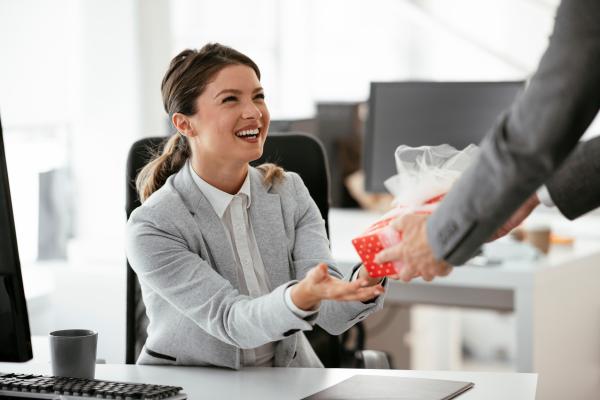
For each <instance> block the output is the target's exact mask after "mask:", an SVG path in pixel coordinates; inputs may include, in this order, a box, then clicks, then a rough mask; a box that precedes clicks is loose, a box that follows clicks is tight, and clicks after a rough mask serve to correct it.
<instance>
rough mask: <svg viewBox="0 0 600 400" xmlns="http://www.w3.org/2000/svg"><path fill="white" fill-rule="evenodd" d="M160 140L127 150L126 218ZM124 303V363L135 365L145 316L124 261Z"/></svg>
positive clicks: (136, 285)
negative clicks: (138, 181) (142, 172)
mask: <svg viewBox="0 0 600 400" xmlns="http://www.w3.org/2000/svg"><path fill="white" fill-rule="evenodd" d="M165 139H166V138H164V137H147V138H143V139H140V140H138V141H137V142H135V143H134V144H133V145H131V148H130V149H129V154H128V155H127V170H126V189H125V213H126V215H127V219H129V216H130V215H131V213H132V212H133V210H135V209H136V208H138V207H139V206H140V204H141V203H140V198H139V196H138V193H137V190H136V187H135V178H136V177H137V175H138V173H139V172H140V170H141V169H142V168H143V167H144V165H146V164H147V163H148V161H150V159H152V157H153V155H154V154H155V152H157V151H159V150H162V147H163V145H164V143H165ZM126 292H127V303H126V324H127V325H126V331H125V332H126V333H125V336H126V337H125V362H126V363H127V364H135V361H136V359H137V357H138V355H139V354H140V352H141V351H142V347H143V346H144V343H145V342H146V338H147V337H148V334H147V333H146V328H147V327H148V317H147V316H146V306H145V305H144V301H143V299H142V291H141V288H140V283H139V282H138V279H137V275H136V274H135V272H133V269H131V266H130V265H129V261H127V290H126Z"/></svg>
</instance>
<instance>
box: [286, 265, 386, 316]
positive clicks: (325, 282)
mask: <svg viewBox="0 0 600 400" xmlns="http://www.w3.org/2000/svg"><path fill="white" fill-rule="evenodd" d="M384 291H385V289H384V288H383V286H381V285H380V284H376V285H372V286H369V282H368V281H367V280H366V279H364V278H359V279H356V280H354V281H352V282H346V281H343V280H341V279H337V278H334V277H333V276H331V275H329V270H328V268H327V265H326V264H322V263H321V264H319V265H317V266H316V267H314V268H313V269H311V270H310V271H308V273H307V274H306V276H305V277H304V279H302V280H301V281H300V282H298V284H296V285H294V286H293V287H292V292H291V296H292V301H293V302H294V304H295V305H296V306H297V307H298V308H300V309H302V310H312V309H315V308H316V307H317V306H318V305H319V303H320V302H321V301H322V300H337V301H357V300H358V301H367V300H371V299H372V298H374V297H377V296H379V295H380V294H381V293H383V292H384Z"/></svg>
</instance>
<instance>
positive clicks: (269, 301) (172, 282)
mask: <svg viewBox="0 0 600 400" xmlns="http://www.w3.org/2000/svg"><path fill="white" fill-rule="evenodd" d="M126 237H127V249H126V250H127V257H128V259H129V262H130V264H131V266H132V268H133V269H134V270H135V272H136V273H137V274H138V277H139V279H140V280H142V281H143V282H144V283H145V284H147V285H148V286H149V287H150V288H151V289H152V290H153V291H154V292H155V293H156V294H157V295H158V296H161V297H162V298H163V299H164V300H166V301H167V302H168V303H170V304H171V305H172V306H173V307H174V308H175V309H177V310H178V311H179V312H180V313H182V314H184V315H185V316H186V317H187V318H189V319H191V320H192V321H194V323H196V324H197V325H198V326H199V327H200V328H201V329H202V330H204V331H205V332H207V333H209V334H210V335H212V336H214V337H215V338H217V339H219V340H221V341H223V342H225V343H228V344H231V345H234V346H237V347H240V348H254V347H258V346H260V345H263V344H265V343H268V342H273V341H277V340H281V339H283V338H284V337H286V336H288V335H289V334H290V332H294V331H296V330H310V329H312V326H311V325H310V323H309V322H307V321H304V320H303V319H302V318H299V317H298V316H296V315H295V314H294V313H293V312H292V311H291V310H290V309H289V308H288V307H287V305H286V304H285V297H284V292H285V289H286V288H287V287H288V286H289V285H290V284H291V283H287V284H284V285H281V286H279V287H277V288H275V290H273V291H272V292H271V293H269V294H267V295H264V296H261V297H258V298H250V297H249V296H246V295H242V294H240V293H239V292H238V290H237V289H235V288H234V287H233V286H232V285H231V283H230V282H229V281H228V280H226V279H225V278H223V277H222V276H221V275H219V274H218V273H217V272H216V271H215V270H214V269H213V268H212V267H211V266H210V265H209V264H208V263H207V262H206V260H204V259H202V258H201V257H200V256H199V255H198V254H196V253H195V252H193V251H190V249H189V246H188V244H187V242H186V240H185V239H184V238H183V235H181V234H180V233H179V231H178V229H177V228H176V227H175V226H174V224H173V223H172V222H171V221H170V220H169V219H168V218H166V217H164V216H161V215H160V214H159V213H158V212H157V210H155V209H153V208H150V207H144V206H142V207H140V208H138V209H137V210H136V211H135V212H134V213H133V214H132V216H131V218H130V220H129V222H128V225H127V235H126ZM274 315H276V316H277V318H273V316H274Z"/></svg>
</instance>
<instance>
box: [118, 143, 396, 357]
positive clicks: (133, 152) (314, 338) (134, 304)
mask: <svg viewBox="0 0 600 400" xmlns="http://www.w3.org/2000/svg"><path fill="white" fill-rule="evenodd" d="M165 140H166V139H165V138H164V137H150V138H144V139H141V140H138V141H137V142H135V143H134V144H133V145H132V147H131V149H130V151H129V155H128V158H127V199H126V202H127V204H126V212H127V218H129V215H130V214H131V212H132V211H133V210H134V209H135V208H137V207H138V206H139V205H140V201H139V198H138V195H137V191H136V189H135V177H136V176H137V174H138V172H139V170H140V169H141V168H142V167H143V166H144V165H145V164H146V163H147V162H148V160H149V159H150V158H151V157H152V155H153V154H154V153H155V152H156V151H160V150H162V145H163V144H164V141H165ZM264 162H272V163H276V164H278V165H280V166H281V167H283V168H284V169H285V170H288V171H294V172H296V173H298V174H299V175H300V177H302V180H303V181H304V184H305V185H306V187H307V188H308V191H309V193H310V194H311V196H312V198H313V199H314V200H315V203H316V204H317V206H318V207H319V211H320V212H321V215H322V217H323V219H324V220H325V228H326V230H327V234H328V235H329V226H328V223H327V215H328V213H329V172H328V169H327V161H326V157H325V152H324V150H323V146H322V145H321V144H320V142H319V141H318V140H317V139H315V138H314V137H312V136H310V135H306V134H300V133H272V134H270V135H269V139H268V140H267V141H266V143H265V146H264V151H263V156H262V157H261V158H260V159H258V160H256V161H254V162H253V163H252V165H259V164H262V163H264ZM147 326H148V318H147V316H146V308H145V306H144V303H143V299H142V294H141V290H140V285H139V282H138V280H137V276H136V274H135V272H134V271H133V270H132V269H131V267H130V266H129V263H127V337H126V358H125V362H126V363H127V364H134V363H135V361H136V359H137V357H138V355H139V353H140V351H141V349H142V347H143V345H144V343H145V341H146V337H147V333H146V328H147ZM305 334H306V336H307V337H308V339H309V341H310V343H311V345H312V346H313V348H314V349H315V352H316V353H317V355H318V356H319V358H320V359H321V361H322V362H323V364H324V365H325V366H326V367H330V368H333V367H362V368H390V362H389V357H388V356H387V355H386V354H385V353H383V352H379V351H372V350H369V351H362V350H363V347H364V336H365V335H364V327H363V325H362V323H358V324H356V325H355V326H354V327H353V328H352V330H351V331H348V332H346V333H345V334H343V335H340V336H332V335H329V334H328V333H327V332H325V331H324V330H322V329H321V328H320V327H318V326H315V328H314V329H313V331H310V332H305Z"/></svg>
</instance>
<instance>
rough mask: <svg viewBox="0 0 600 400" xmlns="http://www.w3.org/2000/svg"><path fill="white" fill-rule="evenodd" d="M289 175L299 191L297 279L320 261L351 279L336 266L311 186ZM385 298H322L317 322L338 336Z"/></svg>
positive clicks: (294, 256)
mask: <svg viewBox="0 0 600 400" xmlns="http://www.w3.org/2000/svg"><path fill="white" fill-rule="evenodd" d="M289 174H290V175H291V177H292V179H293V182H294V190H295V193H296V195H295V196H294V197H295V199H296V201H297V208H296V213H295V241H294V246H293V251H292V259H293V263H294V270H295V271H296V277H297V279H302V278H303V277H304V276H305V275H306V274H307V273H308V271H309V270H310V269H311V268H313V267H314V266H316V265H317V264H319V263H321V262H323V263H326V264H328V266H329V273H330V274H331V275H332V276H334V277H336V278H338V279H346V280H349V279H351V276H352V273H349V274H348V276H346V277H344V276H343V274H342V273H341V272H340V270H339V269H338V268H337V267H336V266H335V262H334V260H333V259H332V257H331V251H330V249H329V240H328V239H327V233H326V231H325V222H324V221H323V218H322V217H321V213H320V211H319V208H318V207H317V205H316V204H315V202H314V200H313V199H312V198H311V197H310V194H309V192H308V189H307V188H306V186H304V183H303V182H302V179H301V178H300V177H299V176H298V175H297V174H294V173H289ZM352 272H353V271H352ZM383 300H384V296H383V295H382V296H379V297H378V298H377V299H376V300H375V301H374V302H371V303H362V302H360V301H351V302H338V301H323V302H322V303H321V307H320V311H319V315H318V317H317V319H316V323H317V324H318V325H319V326H320V327H322V328H323V329H325V330H326V331H327V332H328V333H330V334H332V335H339V334H341V333H343V332H345V331H346V330H347V329H348V328H350V327H351V326H352V325H354V324H356V323H357V322H358V321H360V320H362V319H364V318H366V317H367V316H368V315H369V314H371V313H372V312H375V311H376V310H379V309H380V308H381V307H383Z"/></svg>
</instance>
